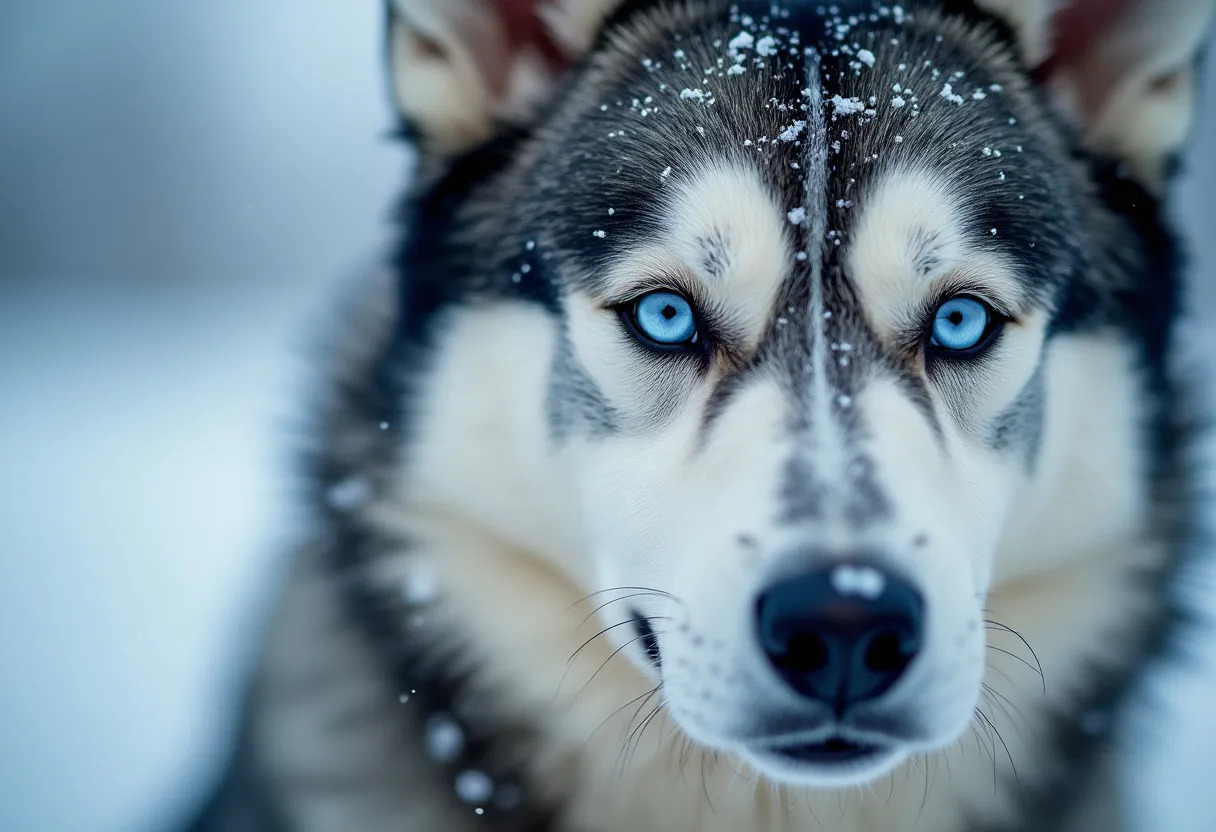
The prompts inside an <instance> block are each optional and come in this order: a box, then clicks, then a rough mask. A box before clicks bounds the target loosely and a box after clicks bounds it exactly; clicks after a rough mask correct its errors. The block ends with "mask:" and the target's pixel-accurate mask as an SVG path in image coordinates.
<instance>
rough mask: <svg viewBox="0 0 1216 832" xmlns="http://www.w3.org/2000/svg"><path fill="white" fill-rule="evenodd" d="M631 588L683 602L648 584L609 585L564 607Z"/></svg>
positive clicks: (628, 590)
mask: <svg viewBox="0 0 1216 832" xmlns="http://www.w3.org/2000/svg"><path fill="white" fill-rule="evenodd" d="M633 590H637V591H639V592H643V593H646V592H649V593H654V594H655V595H660V596H662V597H664V598H668V599H670V600H672V601H675V602H676V603H677V604H682V603H684V602H683V601H681V600H680V599H679V598H677V597H676V596H674V595H672V594H671V593H670V592H665V591H664V590H661V589H655V588H654V587H650V586H610V587H608V588H607V589H601V590H598V591H597V592H593V593H591V594H590V595H584V596H583V597H582V598H579V599H578V600H577V601H575V602H574V603H573V604H571V605H570V606H568V607H566V609H568V610H572V609H574V608H575V607H577V606H578V605H579V604H582V603H585V602H587V601H590V600H591V599H592V598H597V597H599V596H600V595H604V594H606V593H609V592H630V591H633Z"/></svg>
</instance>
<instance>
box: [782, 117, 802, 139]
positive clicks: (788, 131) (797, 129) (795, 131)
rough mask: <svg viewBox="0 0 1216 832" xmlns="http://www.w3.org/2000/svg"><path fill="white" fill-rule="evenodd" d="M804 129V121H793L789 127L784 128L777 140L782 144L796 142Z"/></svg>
mask: <svg viewBox="0 0 1216 832" xmlns="http://www.w3.org/2000/svg"><path fill="white" fill-rule="evenodd" d="M805 129H806V122H805V121H795V122H794V123H793V124H791V125H790V126H789V127H787V128H785V130H783V131H781V134H780V135H779V136H777V138H778V139H780V140H781V141H783V142H792V141H797V139H798V137H799V136H801V135H802V131H803V130H805Z"/></svg>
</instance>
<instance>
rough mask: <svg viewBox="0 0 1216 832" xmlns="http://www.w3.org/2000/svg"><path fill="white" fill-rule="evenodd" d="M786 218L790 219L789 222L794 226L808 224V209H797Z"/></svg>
mask: <svg viewBox="0 0 1216 832" xmlns="http://www.w3.org/2000/svg"><path fill="white" fill-rule="evenodd" d="M786 217H788V218H789V221H790V222H792V223H793V224H794V225H802V224H804V223H805V222H806V209H805V208H795V209H794V210H793V211H790V212H789V213H788V214H786Z"/></svg>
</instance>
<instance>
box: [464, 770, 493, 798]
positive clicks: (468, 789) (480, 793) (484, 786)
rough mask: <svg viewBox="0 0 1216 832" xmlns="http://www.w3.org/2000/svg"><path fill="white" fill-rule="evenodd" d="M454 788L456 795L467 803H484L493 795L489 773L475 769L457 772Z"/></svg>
mask: <svg viewBox="0 0 1216 832" xmlns="http://www.w3.org/2000/svg"><path fill="white" fill-rule="evenodd" d="M455 788H456V796H457V797H459V798H460V799H461V800H463V801H464V802H465V803H468V804H477V803H485V802H486V801H487V800H489V799H490V798H491V797H492V796H493V795H494V781H493V780H492V779H490V775H488V774H486V773H485V772H483V771H477V770H476V769H469V770H467V771H462V772H460V774H457V775H456V783H455Z"/></svg>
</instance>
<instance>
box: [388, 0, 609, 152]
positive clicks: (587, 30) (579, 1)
mask: <svg viewBox="0 0 1216 832" xmlns="http://www.w3.org/2000/svg"><path fill="white" fill-rule="evenodd" d="M385 2H386V3H387V8H388V18H387V19H388V32H387V36H388V63H389V79H390V83H391V85H392V91H393V98H394V100H395V102H396V104H397V107H398V109H399V111H400V113H401V116H402V118H403V119H404V120H405V121H406V123H407V124H408V125H409V126H410V127H411V128H412V129H413V131H414V133H415V135H416V137H417V139H418V142H419V145H420V147H421V150H422V152H423V154H424V156H431V157H438V158H440V159H442V158H445V157H449V156H452V155H455V154H458V153H461V152H462V151H465V150H468V149H470V148H472V147H473V146H475V145H477V144H479V143H481V142H483V141H485V140H487V139H489V138H491V137H492V136H493V135H494V134H495V132H496V131H497V130H498V129H500V128H501V127H502V126H503V125H504V124H505V125H510V124H524V123H526V122H527V120H528V119H529V118H530V117H532V116H533V114H534V113H535V111H536V107H537V105H538V103H539V102H540V101H541V100H542V99H543V98H544V96H545V95H546V94H548V93H549V92H550V91H551V89H552V88H553V86H554V85H555V84H556V82H557V81H558V79H559V78H560V76H561V74H562V73H563V72H564V71H565V70H566V69H568V68H569V66H570V65H571V64H573V63H574V62H575V61H577V60H578V59H579V58H581V57H582V56H583V55H584V54H585V53H586V52H587V50H588V49H590V47H591V44H592V43H593V41H594V39H595V36H596V35H597V33H598V31H599V28H600V26H601V25H602V23H603V21H604V19H605V18H606V17H607V16H608V15H609V14H610V13H611V12H612V11H613V10H614V9H615V7H616V6H617V5H618V3H619V2H620V0H385Z"/></svg>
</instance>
